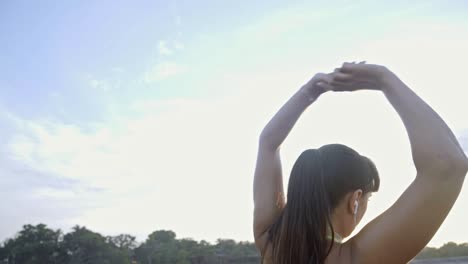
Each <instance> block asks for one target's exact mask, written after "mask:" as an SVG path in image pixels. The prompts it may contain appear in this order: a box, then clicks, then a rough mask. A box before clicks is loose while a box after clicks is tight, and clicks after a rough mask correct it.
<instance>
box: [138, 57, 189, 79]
mask: <svg viewBox="0 0 468 264" xmlns="http://www.w3.org/2000/svg"><path fill="white" fill-rule="evenodd" d="M185 71H186V68H185V67H184V66H183V65H180V64H177V63H175V62H161V63H158V64H156V65H155V66H154V67H153V68H151V69H150V70H148V71H147V72H146V73H145V74H144V78H143V80H144V81H145V82H146V83H152V82H157V81H161V80H164V79H167V78H170V77H173V76H175V75H178V74H181V73H183V72H185Z"/></svg>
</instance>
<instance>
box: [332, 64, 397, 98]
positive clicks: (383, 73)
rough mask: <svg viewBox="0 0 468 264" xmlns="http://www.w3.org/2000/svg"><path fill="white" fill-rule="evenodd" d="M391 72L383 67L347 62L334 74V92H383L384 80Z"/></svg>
mask: <svg viewBox="0 0 468 264" xmlns="http://www.w3.org/2000/svg"><path fill="white" fill-rule="evenodd" d="M390 73H391V72H390V71H389V70H388V69H387V68H386V67H385V66H381V65H375V64H366V63H365V62H360V63H354V62H353V63H348V62H345V63H344V64H343V66H341V67H340V68H337V69H335V72H333V73H332V76H333V80H332V81H331V82H330V85H331V86H332V87H333V88H332V89H333V91H338V92H343V91H345V92H351V91H357V90H382V89H383V88H384V80H385V78H386V77H387V76H388V75H389V74H390Z"/></svg>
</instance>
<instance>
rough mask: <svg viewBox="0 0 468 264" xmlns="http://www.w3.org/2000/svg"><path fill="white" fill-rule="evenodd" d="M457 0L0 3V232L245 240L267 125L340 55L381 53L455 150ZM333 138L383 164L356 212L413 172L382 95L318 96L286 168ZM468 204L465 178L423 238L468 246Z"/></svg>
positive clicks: (461, 41)
mask: <svg viewBox="0 0 468 264" xmlns="http://www.w3.org/2000/svg"><path fill="white" fill-rule="evenodd" d="M466 11H468V5H467V4H466V1H413V2H412V3H411V4H408V3H406V2H405V1H395V2H392V3H391V4H390V3H389V2H383V1H381V2H376V1H321V2H320V1H314V2H313V3H310V2H303V1H287V2H285V1H235V2H234V1H232V2H230V3H227V2H220V1H192V2H189V1H171V2H166V1H133V2H128V1H99V2H96V1H74V2H73V1H67V2H60V3H59V2H56V1H41V2H40V3H39V2H31V1H7V2H3V3H1V4H0V43H2V45H1V48H0V60H1V61H2V63H0V77H1V78H0V128H1V129H0V153H1V154H2V155H1V157H0V165H1V166H0V174H1V175H2V176H3V177H1V178H0V186H1V187H0V191H1V194H0V198H2V200H3V201H8V203H4V204H2V205H0V211H1V212H2V214H3V215H2V219H6V220H5V221H3V222H2V223H1V224H0V239H4V238H6V237H9V236H12V235H13V234H14V232H16V231H18V230H19V229H20V227H21V225H23V224H27V223H39V222H44V223H47V224H49V225H51V226H52V227H54V228H62V229H64V230H67V229H68V228H70V227H71V226H73V225H75V224H80V225H86V226H88V227H89V228H91V229H94V230H96V231H98V232H102V233H105V234H117V233H120V232H127V233H132V234H136V235H138V236H139V239H140V240H143V239H144V238H145V236H146V235H147V234H148V233H149V232H151V231H153V230H156V229H164V228H166V229H173V230H174V231H175V232H176V233H177V234H178V235H179V237H193V238H195V239H208V240H210V241H214V240H215V239H216V238H218V237H226V238H234V239H237V240H252V239H253V238H252V235H251V217H252V194H251V188H252V186H251V185H252V184H251V183H252V173H253V166H254V161H255V154H256V149H255V147H256V140H257V137H258V134H259V132H260V130H261V128H262V126H263V125H264V124H265V123H266V122H267V120H268V119H269V118H270V117H271V115H272V114H274V111H276V110H277V108H278V107H279V106H280V105H281V104H282V103H283V102H284V101H285V100H286V99H287V98H288V97H289V96H290V95H292V94H293V93H294V91H295V90H296V89H297V88H298V87H299V86H300V85H301V84H302V83H303V82H304V81H306V80H307V79H308V78H310V77H311V76H312V75H313V74H314V73H315V72H318V71H321V72H326V71H331V70H333V68H334V67H336V66H339V65H340V64H341V63H342V62H343V61H349V60H368V61H369V62H372V63H377V64H385V65H387V66H388V67H389V68H390V69H392V70H393V71H395V72H396V73H397V74H398V75H399V76H401V77H402V79H403V80H405V82H407V83H408V84H409V85H410V86H411V87H413V89H414V90H415V91H416V92H417V93H418V94H420V95H421V96H422V97H423V98H424V99H426V100H427V101H428V102H429V103H430V104H431V105H432V106H433V107H434V108H435V109H436V110H437V111H439V113H440V114H441V115H442V116H443V117H444V119H445V120H446V121H447V123H448V124H449V125H450V126H451V127H452V128H453V130H454V132H455V133H456V135H457V136H458V137H459V138H460V141H461V143H462V145H463V146H464V148H465V150H466V149H468V122H467V121H466V117H465V115H466V113H467V110H466V100H465V98H467V97H466V95H467V92H466V91H465V90H466V89H464V88H463V87H462V86H461V85H460V84H463V83H465V82H464V78H463V76H465V75H466V74H465V72H464V70H463V69H464V68H466V67H465V64H466V61H467V60H468V52H467V50H466V47H467V46H468V19H466V18H465V17H466V16H464V14H466ZM369 109H372V110H371V111H370V110H369ZM323 113H327V115H324V114H323ZM357 117H361V118H357ZM302 120H304V121H302ZM306 120H308V121H306ZM311 131H314V133H315V134H314V135H313V136H311ZM330 141H335V142H341V143H346V144H348V145H350V146H352V147H355V148H356V149H357V150H358V151H360V152H363V153H365V154H367V156H370V157H374V160H375V161H376V163H377V165H378V167H379V168H380V171H381V174H382V177H384V179H383V180H382V184H383V187H382V191H381V192H380V193H379V194H377V195H375V196H374V198H373V202H372V203H374V204H372V203H371V204H370V208H369V213H368V216H366V217H367V219H365V220H366V221H369V220H370V219H372V217H374V216H375V215H377V214H379V213H380V212H381V209H382V208H386V207H388V206H389V205H391V204H392V203H393V201H394V200H395V199H396V198H397V197H398V195H399V194H400V193H401V192H402V191H403V190H404V188H405V187H406V186H407V185H408V184H409V182H410V181H411V179H412V177H413V174H414V168H413V167H412V164H411V156H410V152H409V144H408V141H407V138H406V134H405V131H404V128H403V125H402V124H401V122H400V121H399V119H398V117H397V116H396V114H395V112H394V111H393V110H392V109H391V108H390V106H389V104H388V103H386V102H385V100H384V98H382V96H380V95H378V94H374V93H367V92H363V93H359V94H352V95H351V94H346V95H341V94H340V95H338V94H333V95H327V96H325V97H324V98H323V100H320V102H317V105H316V106H314V110H309V111H308V112H307V113H306V114H305V115H304V117H303V118H302V119H301V121H300V123H299V124H298V125H297V127H296V128H295V130H294V131H293V133H292V134H291V136H290V138H288V140H287V141H286V142H285V145H284V151H283V158H284V170H285V175H286V176H287V174H288V172H289V170H290V167H291V165H292V162H293V161H294V160H295V158H296V157H297V155H298V154H299V153H300V152H301V150H303V149H305V148H308V147H318V146H320V145H323V144H327V143H330ZM379 164H380V166H379ZM385 177H387V180H385ZM285 182H287V177H285ZM467 202H468V194H467V192H466V191H465V190H463V191H462V194H461V196H460V200H459V202H458V203H457V205H456V206H455V207H454V209H453V212H452V213H451V214H450V216H449V217H448V219H447V222H446V223H445V224H444V225H443V226H442V228H441V230H440V231H439V233H438V234H437V235H436V236H435V238H434V239H433V241H431V244H432V245H440V244H442V243H444V242H447V241H458V242H461V241H467V240H468V237H467V236H466V234H465V235H463V234H460V232H459V229H457V227H459V226H460V225H462V224H463V223H465V222H466V221H468V214H467V213H466V211H465V210H463V207H462V206H461V204H466V203H467ZM364 222H365V221H364Z"/></svg>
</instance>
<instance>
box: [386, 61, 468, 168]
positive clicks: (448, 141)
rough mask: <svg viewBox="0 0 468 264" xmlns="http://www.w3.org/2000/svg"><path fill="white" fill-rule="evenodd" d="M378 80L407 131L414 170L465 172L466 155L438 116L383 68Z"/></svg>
mask: <svg viewBox="0 0 468 264" xmlns="http://www.w3.org/2000/svg"><path fill="white" fill-rule="evenodd" d="M382 83H383V88H382V90H383V92H384V94H385V96H386V97H387V99H388V100H389V101H390V103H391V104H392V105H393V107H394V108H395V110H396V111H397V112H398V114H399V115H400V117H401V119H402V120H403V123H404V125H405V127H406V130H407V132H408V136H409V139H410V143H411V150H412V154H413V160H414V163H415V166H416V169H417V171H418V172H434V175H440V176H442V177H443V176H444V175H441V174H440V172H441V171H442V170H443V171H445V170H447V169H451V170H457V169H460V171H461V172H462V173H460V174H463V175H464V174H466V169H467V166H468V161H467V158H466V156H465V154H464V153H463V150H462V149H461V147H460V144H459V143H458V141H457V139H456V137H455V136H454V135H453V133H452V131H451V130H450V128H449V127H448V126H447V125H446V124H445V122H444V121H443V120H442V118H441V117H440V116H439V115H438V114H437V113H436V112H435V111H434V110H433V109H432V108H431V107H430V106H429V105H428V104H426V103H425V102H424V101H423V100H422V99H421V98H420V97H419V96H417V95H416V93H414V92H413V91H412V90H411V89H410V88H409V87H408V86H406V85H405V84H404V83H403V82H402V81H401V80H400V79H399V78H398V77H397V76H396V75H395V74H393V73H392V72H390V71H388V70H386V71H384V73H383V75H382ZM426 174H427V173H426ZM429 174H430V173H429Z"/></svg>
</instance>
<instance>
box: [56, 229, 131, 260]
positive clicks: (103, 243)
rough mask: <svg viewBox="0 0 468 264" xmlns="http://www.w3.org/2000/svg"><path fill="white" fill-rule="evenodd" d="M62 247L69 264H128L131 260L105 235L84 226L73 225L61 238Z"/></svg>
mask: <svg viewBox="0 0 468 264" xmlns="http://www.w3.org/2000/svg"><path fill="white" fill-rule="evenodd" d="M62 248H63V249H64V252H66V255H65V257H64V259H65V261H66V262H67V263H69V264H82V263H86V264H129V263H131V260H130V258H129V256H126V254H125V252H123V251H121V250H120V249H119V248H118V247H117V246H115V245H114V244H112V243H108V241H107V240H106V238H105V237H103V236H102V235H101V234H99V233H95V232H92V231H90V230H88V229H86V227H80V226H75V227H74V228H73V231H72V232H71V233H68V234H66V235H65V236H64V238H63V244H62ZM65 261H64V262H65Z"/></svg>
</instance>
